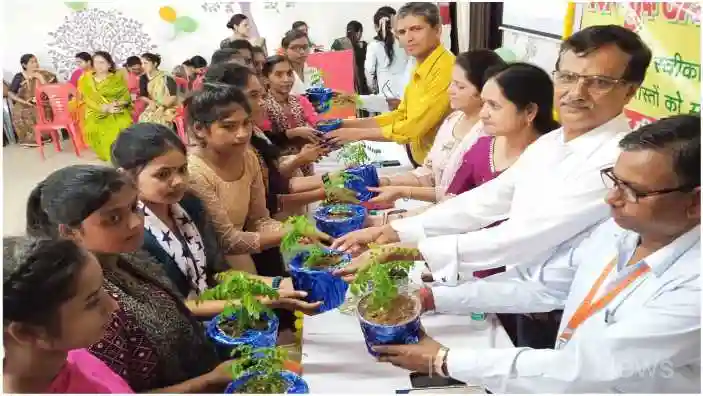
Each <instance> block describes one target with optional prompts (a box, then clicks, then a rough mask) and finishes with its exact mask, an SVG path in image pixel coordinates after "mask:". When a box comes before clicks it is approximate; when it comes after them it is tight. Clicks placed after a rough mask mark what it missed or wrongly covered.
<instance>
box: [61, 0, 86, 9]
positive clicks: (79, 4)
mask: <svg viewBox="0 0 703 396" xmlns="http://www.w3.org/2000/svg"><path fill="white" fill-rule="evenodd" d="M66 5H67V6H68V7H69V8H70V9H72V10H73V11H83V10H85V9H86V8H88V3H86V2H84V1H68V2H66Z"/></svg>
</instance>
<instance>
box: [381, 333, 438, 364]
mask: <svg viewBox="0 0 703 396" xmlns="http://www.w3.org/2000/svg"><path fill="white" fill-rule="evenodd" d="M440 348H442V344H440V343H439V342H437V341H435V340H434V339H432V338H431V337H429V336H428V335H427V334H425V333H424V332H422V333H421V334H420V341H419V342H418V343H417V344H410V345H377V346H374V347H373V350H374V351H375V352H378V353H380V354H381V357H380V358H379V359H378V360H379V361H380V362H388V363H390V364H392V365H394V366H396V367H402V368H404V369H406V370H410V371H416V372H419V373H423V374H434V373H435V370H434V367H435V364H434V363H435V358H436V357H437V353H438V352H439V350H440Z"/></svg>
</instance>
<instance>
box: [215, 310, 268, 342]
mask: <svg viewBox="0 0 703 396" xmlns="http://www.w3.org/2000/svg"><path fill="white" fill-rule="evenodd" d="M222 318H223V317H222V314H220V315H217V316H215V317H214V318H213V319H212V323H213V324H214V328H215V331H216V332H217V334H218V335H220V336H223V337H227V339H229V340H231V342H242V343H245V342H246V341H250V340H253V339H255V338H257V337H259V335H260V334H262V333H268V332H271V331H273V329H274V327H275V326H276V322H277V321H278V320H277V319H278V318H275V319H274V318H271V317H269V315H267V314H266V313H263V314H261V319H262V320H265V321H266V323H267V324H268V327H267V328H266V330H252V329H249V330H246V331H245V332H244V333H243V334H242V335H241V336H239V337H233V336H231V335H229V334H227V333H225V332H224V331H222V329H221V328H220V322H221V321H222ZM236 318H237V317H236V316H235V315H232V316H230V317H229V318H227V319H236Z"/></svg>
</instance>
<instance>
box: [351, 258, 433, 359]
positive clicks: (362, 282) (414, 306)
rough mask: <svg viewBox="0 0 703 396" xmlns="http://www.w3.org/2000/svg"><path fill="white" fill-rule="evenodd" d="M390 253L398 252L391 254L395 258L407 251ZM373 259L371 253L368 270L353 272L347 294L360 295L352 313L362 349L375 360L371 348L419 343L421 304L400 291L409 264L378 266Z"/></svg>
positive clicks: (417, 298)
mask: <svg viewBox="0 0 703 396" xmlns="http://www.w3.org/2000/svg"><path fill="white" fill-rule="evenodd" d="M394 249H395V250H398V252H397V253H391V254H397V256H398V257H402V256H404V255H405V254H404V251H405V250H411V249H403V248H394ZM385 254H388V253H385ZM374 256H375V254H374V253H372V258H371V264H370V265H369V266H367V267H366V268H364V269H362V270H360V271H359V272H357V275H356V278H355V280H354V282H353V283H352V285H351V290H352V293H354V294H355V295H363V297H362V298H361V299H359V302H358V304H357V307H356V312H357V316H358V318H359V324H360V326H361V332H362V333H363V334H364V341H365V342H366V348H367V350H368V351H369V353H370V354H371V355H373V356H376V357H377V356H378V355H379V354H378V353H376V352H374V351H373V350H372V349H371V348H372V347H373V346H375V345H393V344H399V345H403V344H416V343H417V342H418V341H419V340H420V327H421V326H420V314H421V313H422V304H421V302H420V299H419V297H418V296H417V295H415V294H413V293H407V292H405V291H402V292H401V290H400V284H401V283H402V282H403V281H404V279H407V274H408V273H409V271H410V269H411V268H412V267H413V264H414V263H413V261H410V260H398V261H390V262H380V261H377V260H376V259H375V257H374ZM386 257H389V256H386Z"/></svg>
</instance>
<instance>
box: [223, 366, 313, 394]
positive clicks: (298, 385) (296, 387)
mask: <svg viewBox="0 0 703 396" xmlns="http://www.w3.org/2000/svg"><path fill="white" fill-rule="evenodd" d="M255 375H257V373H251V374H247V375H244V376H241V377H239V378H237V379H236V380H235V381H232V382H230V383H229V385H227V389H225V393H226V394H231V393H235V392H237V390H238V389H239V388H241V387H242V386H243V385H244V384H246V382H247V381H248V380H249V379H251V378H252V377H254V376H255ZM281 377H283V379H284V380H286V381H287V382H288V383H289V384H290V386H289V387H288V390H286V393H287V394H291V395H302V394H306V393H310V389H309V388H308V384H307V383H306V382H305V380H304V379H302V378H301V377H300V376H299V375H298V374H295V373H293V372H291V371H281Z"/></svg>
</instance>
